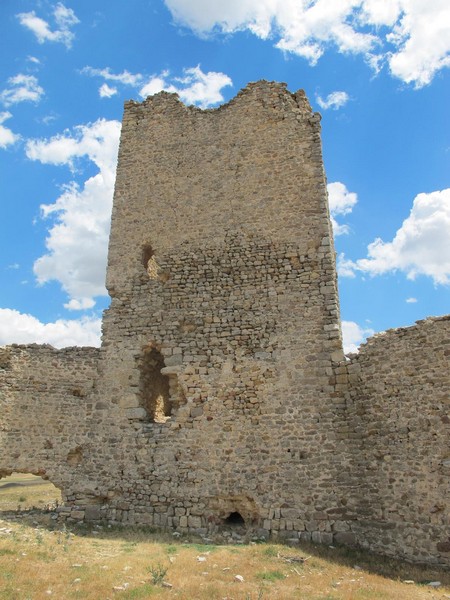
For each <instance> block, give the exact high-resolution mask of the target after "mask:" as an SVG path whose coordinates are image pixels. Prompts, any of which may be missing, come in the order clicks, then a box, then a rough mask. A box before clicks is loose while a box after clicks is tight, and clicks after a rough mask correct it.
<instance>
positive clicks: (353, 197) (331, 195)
mask: <svg viewBox="0 0 450 600" xmlns="http://www.w3.org/2000/svg"><path fill="white" fill-rule="evenodd" d="M327 190H328V204H329V207H330V214H331V223H332V225H333V232H334V235H335V236H337V235H342V234H345V233H348V231H349V229H348V225H345V224H341V223H338V222H337V221H336V216H337V215H347V214H348V213H350V212H352V210H353V207H354V206H355V204H356V203H357V202H358V196H357V194H355V192H349V191H348V190H347V188H346V186H345V185H344V184H343V183H341V182H340V181H334V182H333V183H329V184H328V185H327Z"/></svg>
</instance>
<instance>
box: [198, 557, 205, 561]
mask: <svg viewBox="0 0 450 600" xmlns="http://www.w3.org/2000/svg"><path fill="white" fill-rule="evenodd" d="M197 560H198V562H206V556H197Z"/></svg>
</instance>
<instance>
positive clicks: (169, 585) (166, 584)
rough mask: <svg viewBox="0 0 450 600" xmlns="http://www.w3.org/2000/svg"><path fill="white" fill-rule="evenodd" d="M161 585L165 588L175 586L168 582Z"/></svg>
mask: <svg viewBox="0 0 450 600" xmlns="http://www.w3.org/2000/svg"><path fill="white" fill-rule="evenodd" d="M161 585H162V587H165V588H173V585H172V584H171V583H169V582H168V581H163V582H162V584H161Z"/></svg>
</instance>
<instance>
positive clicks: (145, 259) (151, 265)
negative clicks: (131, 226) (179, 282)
mask: <svg viewBox="0 0 450 600" xmlns="http://www.w3.org/2000/svg"><path fill="white" fill-rule="evenodd" d="M141 256H142V264H143V266H144V269H145V270H146V271H147V275H148V276H149V279H153V280H155V281H160V282H162V283H165V282H166V281H168V280H169V277H170V276H169V273H168V272H167V271H165V270H164V269H162V268H161V266H160V265H159V264H158V262H157V260H156V257H155V252H154V250H153V248H152V246H151V245H150V244H146V245H145V246H143V248H142V255H141Z"/></svg>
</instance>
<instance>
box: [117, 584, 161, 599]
mask: <svg viewBox="0 0 450 600" xmlns="http://www.w3.org/2000/svg"><path fill="white" fill-rule="evenodd" d="M155 591H156V590H155V588H154V587H153V586H152V585H151V584H150V583H145V584H144V585H141V586H139V587H136V588H133V589H131V590H126V591H125V592H123V593H121V595H120V597H121V598H123V599H126V600H139V599H140V598H148V597H149V596H151V595H152V594H154V593H155Z"/></svg>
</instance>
